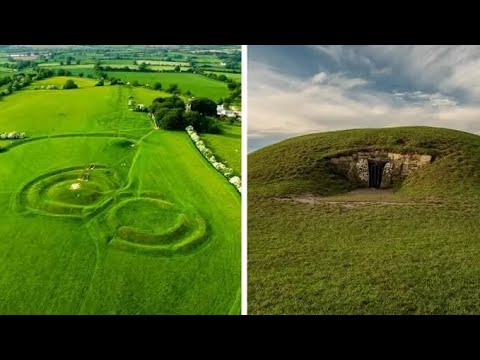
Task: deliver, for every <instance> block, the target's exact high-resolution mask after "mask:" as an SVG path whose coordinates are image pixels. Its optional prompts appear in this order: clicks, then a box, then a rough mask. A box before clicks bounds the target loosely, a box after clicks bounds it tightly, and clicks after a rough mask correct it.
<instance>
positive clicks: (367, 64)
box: [248, 45, 480, 151]
mask: <svg viewBox="0 0 480 360" xmlns="http://www.w3.org/2000/svg"><path fill="white" fill-rule="evenodd" d="M407 125H427V126H439V127H447V128H452V129H458V130H464V131H468V132H472V133H475V134H479V135H480V47H479V46H438V45H435V46H424V45H421V46H410V45H408V46H407V45H405V46H400V45H392V46H385V45H378V46H343V45H342V46H340V45H335V46H326V45H308V46H303V45H292V46H286V45H255V46H248V134H249V139H248V148H249V151H253V150H256V149H259V148H261V147H263V146H266V145H269V144H273V143H275V142H278V141H280V140H283V139H286V138H289V137H292V136H298V135H302V134H308V133H314V132H323V131H333V130H341V129H351V128H366V127H392V126H407Z"/></svg>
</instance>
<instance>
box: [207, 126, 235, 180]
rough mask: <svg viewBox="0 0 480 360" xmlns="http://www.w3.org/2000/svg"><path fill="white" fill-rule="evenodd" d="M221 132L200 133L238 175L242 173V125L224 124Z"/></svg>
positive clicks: (218, 156)
mask: <svg viewBox="0 0 480 360" xmlns="http://www.w3.org/2000/svg"><path fill="white" fill-rule="evenodd" d="M221 129H222V133H221V134H200V135H201V138H202V139H203V141H204V142H205V145H206V146H207V147H208V148H209V149H211V150H212V151H213V153H214V154H215V156H216V157H217V158H218V159H219V160H220V161H221V162H223V163H224V164H225V165H228V166H229V167H231V168H232V169H233V170H234V171H235V173H236V174H237V175H241V173H242V139H241V136H242V127H241V126H240V125H238V124H234V125H230V124H222V125H221Z"/></svg>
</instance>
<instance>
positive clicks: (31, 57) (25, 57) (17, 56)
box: [8, 52, 52, 61]
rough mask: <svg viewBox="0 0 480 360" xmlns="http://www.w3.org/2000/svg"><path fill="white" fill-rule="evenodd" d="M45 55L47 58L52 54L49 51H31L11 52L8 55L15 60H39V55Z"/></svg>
mask: <svg viewBox="0 0 480 360" xmlns="http://www.w3.org/2000/svg"><path fill="white" fill-rule="evenodd" d="M41 56H42V57H44V58H45V59H49V58H51V56H52V54H51V53H49V52H41V53H40V52H31V53H21V54H10V55H9V56H8V57H9V58H10V59H12V60H13V61H31V60H37V59H38V58H39V57H41Z"/></svg>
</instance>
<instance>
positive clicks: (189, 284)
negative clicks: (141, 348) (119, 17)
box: [0, 86, 240, 314]
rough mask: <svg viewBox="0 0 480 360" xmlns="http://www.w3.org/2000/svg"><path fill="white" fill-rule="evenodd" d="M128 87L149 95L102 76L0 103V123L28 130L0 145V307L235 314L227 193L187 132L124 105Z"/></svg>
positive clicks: (233, 237)
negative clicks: (103, 82) (96, 82)
mask: <svg viewBox="0 0 480 360" xmlns="http://www.w3.org/2000/svg"><path fill="white" fill-rule="evenodd" d="M130 94H133V95H134V96H135V97H136V98H143V99H144V100H147V98H148V97H154V96H158V92H153V91H151V92H150V91H149V90H146V89H137V88H128V87H122V86H105V87H91V88H80V89H76V90H68V91H63V90H57V91H48V90H22V91H19V92H18V93H15V94H13V95H11V96H9V97H6V98H5V99H4V101H2V102H1V103H0V119H1V120H0V128H2V130H3V129H4V128H5V131H8V130H10V129H12V130H13V129H16V130H17V131H20V130H21V131H26V132H27V134H28V135H29V136H31V137H32V138H31V139H29V140H28V141H25V142H23V143H13V144H12V142H11V141H0V147H4V148H8V150H7V151H4V152H2V153H0V158H1V163H2V166H1V168H0V188H1V191H0V212H1V213H2V221H1V222H0V238H1V239H2V241H1V242H0V264H1V265H0V268H1V271H2V276H1V277H0V313H2V314H179V313H182V314H228V313H233V314H238V313H239V312H240V302H239V296H240V197H239V196H238V193H237V192H236V190H235V189H234V188H233V187H232V186H231V185H230V184H228V182H226V180H225V179H224V178H223V176H221V175H220V174H218V173H217V172H216V171H215V170H214V169H213V168H212V167H211V166H209V164H208V163H207V162H206V161H205V159H203V157H202V156H201V155H200V154H199V153H198V151H197V150H196V149H195V148H194V146H193V144H192V142H191V141H190V139H189V138H188V136H187V134H186V133H184V132H166V131H161V130H156V131H154V130H152V127H151V124H150V121H149V120H148V117H147V116H146V115H145V114H141V113H134V112H131V111H128V108H127V102H128V97H129V96H130ZM12 145H17V146H13V147H12ZM89 164H97V165H96V167H95V168H94V169H93V170H91V172H90V173H89V174H90V177H89V182H88V183H83V182H81V181H80V180H78V178H81V177H82V174H85V171H86V170H85V169H86V168H87V167H88V166H89ZM102 166H105V168H103V167H102ZM72 167H74V169H73V170H72ZM75 169H76V170H75ZM75 184H80V185H79V189H78V190H72V189H74V188H72V187H71V186H72V185H75ZM87 185H88V186H87ZM72 191H78V195H77V196H78V200H77V197H76V196H74V194H72ZM132 204H133V205H132ZM162 204H166V205H162ZM165 206H167V207H166V208H165V209H166V210H165V209H164V207H165ZM170 208H171V210H168V209H170ZM166 211H167V212H166ZM82 214H85V215H82ZM88 214H89V215H88ZM142 214H143V216H144V218H142V219H138V216H140V215H142ZM145 214H149V217H150V218H154V219H155V218H156V219H158V222H156V223H154V224H151V225H150V224H149V225H148V226H146V225H145V221H144V220H145V218H147V217H146V216H145ZM122 226H123V228H122ZM162 234H163V235H162Z"/></svg>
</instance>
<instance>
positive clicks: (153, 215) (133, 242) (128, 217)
mask: <svg viewBox="0 0 480 360" xmlns="http://www.w3.org/2000/svg"><path fill="white" fill-rule="evenodd" d="M107 224H108V226H109V227H110V229H111V231H113V233H114V237H113V239H112V241H111V242H110V245H111V246H113V247H114V248H117V249H124V250H129V251H133V252H136V253H146V254H158V255H174V254H177V253H187V252H190V251H193V250H195V249H197V248H199V247H200V246H201V245H202V244H204V243H205V241H206V240H207V239H208V237H207V225H206V223H205V220H203V218H202V217H200V216H198V215H196V214H194V213H193V212H192V211H186V210H183V209H179V208H178V207H176V206H175V205H174V204H172V203H169V202H167V201H164V200H160V199H155V198H148V197H136V198H129V199H125V200H122V201H120V202H119V203H118V204H116V205H114V206H113V207H112V209H111V210H110V212H109V215H108V217H107Z"/></svg>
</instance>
